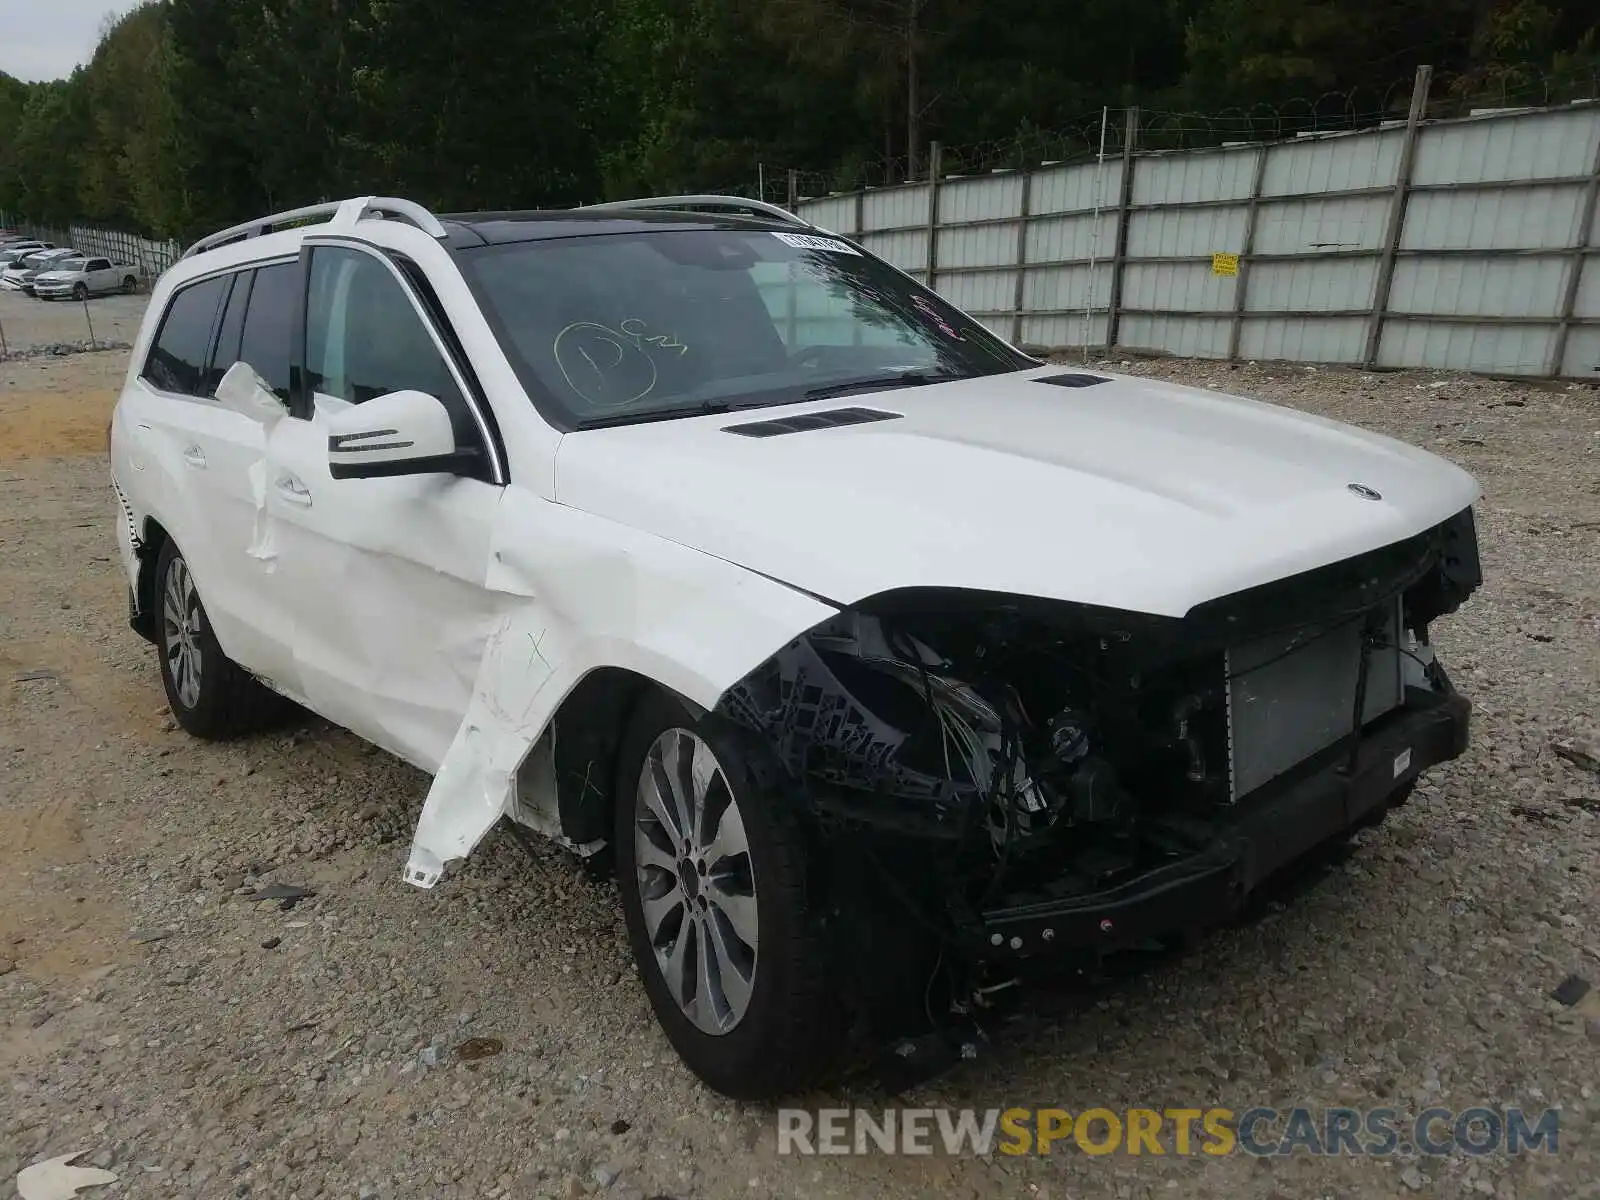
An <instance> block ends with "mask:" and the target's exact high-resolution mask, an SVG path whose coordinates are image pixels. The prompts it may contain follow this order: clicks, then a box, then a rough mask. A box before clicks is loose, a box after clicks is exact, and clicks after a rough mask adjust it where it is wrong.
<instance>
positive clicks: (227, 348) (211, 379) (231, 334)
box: [204, 271, 255, 396]
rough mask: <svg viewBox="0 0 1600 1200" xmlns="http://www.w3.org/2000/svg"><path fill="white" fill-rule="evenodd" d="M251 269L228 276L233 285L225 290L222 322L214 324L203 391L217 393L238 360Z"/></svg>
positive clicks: (211, 394) (207, 393)
mask: <svg viewBox="0 0 1600 1200" xmlns="http://www.w3.org/2000/svg"><path fill="white" fill-rule="evenodd" d="M254 274H255V272H254V271H240V272H239V273H238V274H237V275H234V276H233V277H232V279H233V288H232V290H231V291H229V293H228V303H227V307H226V308H224V309H223V310H222V324H220V325H218V326H217V347H216V349H215V350H214V351H212V354H211V369H210V370H209V371H208V372H206V379H205V384H204V390H205V394H206V395H207V396H214V395H216V394H217V385H218V384H220V383H221V382H222V377H223V376H224V375H226V374H227V373H228V368H229V367H231V366H233V364H234V363H236V362H238V361H239V334H240V333H241V332H242V331H243V329H244V306H245V302H246V301H247V300H249V298H250V277H251V276H252V275H254Z"/></svg>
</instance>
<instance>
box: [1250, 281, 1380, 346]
mask: <svg viewBox="0 0 1600 1200" xmlns="http://www.w3.org/2000/svg"><path fill="white" fill-rule="evenodd" d="M1377 280H1378V260H1377V259H1376V258H1330V259H1328V260H1327V261H1325V262H1262V263H1257V264H1256V265H1255V266H1254V267H1252V268H1251V270H1250V288H1249V294H1248V295H1247V296H1246V298H1245V312H1246V313H1247V314H1248V313H1250V312H1278V313H1283V312H1293V313H1306V314H1308V315H1312V314H1316V313H1322V312H1354V311H1357V310H1360V311H1366V310H1367V309H1369V308H1371V306H1372V289H1373V287H1374V286H1375V285H1376V283H1377ZM1257 357H1259V354H1258V355H1257ZM1313 361H1318V362H1339V361H1344V360H1341V359H1316V360H1313Z"/></svg>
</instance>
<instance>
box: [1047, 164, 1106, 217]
mask: <svg viewBox="0 0 1600 1200" xmlns="http://www.w3.org/2000/svg"><path fill="white" fill-rule="evenodd" d="M1121 189H1122V163H1121V162H1120V161H1115V160H1113V161H1110V162H1106V163H1104V164H1101V163H1093V162H1089V163H1077V164H1074V165H1073V166H1070V167H1050V168H1048V169H1046V170H1042V171H1040V172H1038V173H1037V174H1036V175H1035V176H1034V178H1033V196H1032V202H1031V203H1030V204H1029V206H1028V207H1029V210H1030V211H1032V212H1034V213H1039V214H1044V213H1058V212H1092V211H1093V210H1094V208H1095V205H1096V197H1097V196H1098V197H1099V206H1100V207H1101V208H1107V207H1110V208H1115V207H1116V203H1117V195H1118V193H1119V192H1120V191H1121Z"/></svg>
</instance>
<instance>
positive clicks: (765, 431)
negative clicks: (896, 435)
mask: <svg viewBox="0 0 1600 1200" xmlns="http://www.w3.org/2000/svg"><path fill="white" fill-rule="evenodd" d="M903 415H904V414H902V413H892V412H883V411H881V410H879V409H876V408H830V409H829V410H828V411H827V412H809V413H798V414H796V415H795V416H792V417H780V418H779V419H777V420H775V421H752V422H751V423H750V424H748V425H724V426H723V427H722V431H723V432H724V433H737V434H738V435H739V436H740V437H755V438H769V437H778V436H780V435H782V434H785V433H804V432H805V431H806V430H808V429H832V428H833V427H834V426H836V425H867V424H870V423H871V422H873V421H898V420H899V419H900V417H901V416H903Z"/></svg>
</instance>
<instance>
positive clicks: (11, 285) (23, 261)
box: [0, 248, 80, 296]
mask: <svg viewBox="0 0 1600 1200" xmlns="http://www.w3.org/2000/svg"><path fill="white" fill-rule="evenodd" d="M77 257H80V256H79V254H78V252H77V251H76V250H71V249H66V248H61V249H52V250H39V251H37V252H35V253H33V254H28V255H24V256H23V257H22V258H19V259H18V260H17V261H16V262H14V263H12V264H11V265H10V266H8V267H7V268H6V269H5V270H4V271H0V288H7V289H9V290H11V291H15V292H26V293H28V294H29V295H30V296H31V295H32V294H33V281H34V280H35V279H36V278H38V276H39V273H40V272H41V271H48V270H49V269H50V267H51V265H52V264H54V263H57V262H61V261H63V260H65V259H69V258H77Z"/></svg>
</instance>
